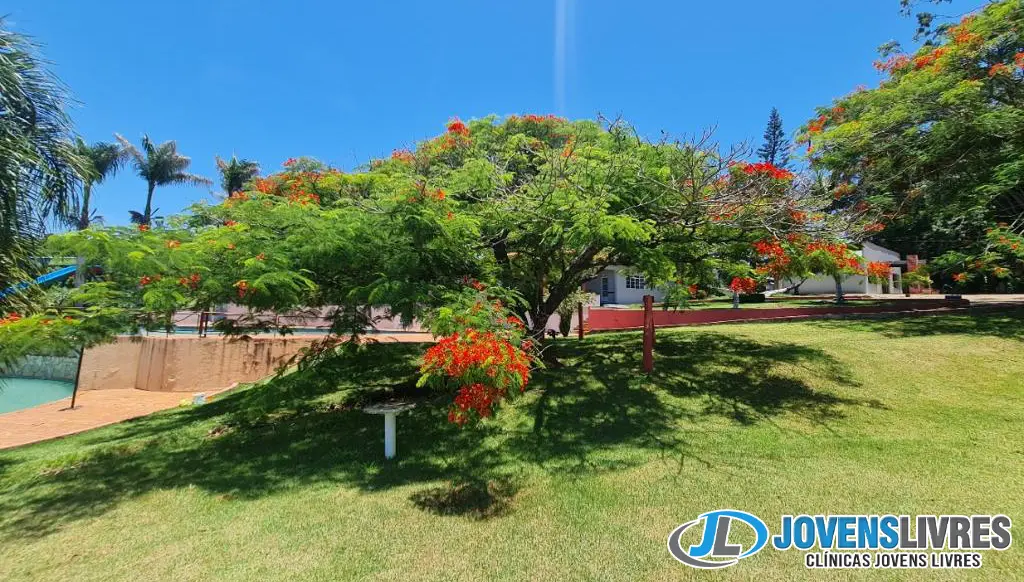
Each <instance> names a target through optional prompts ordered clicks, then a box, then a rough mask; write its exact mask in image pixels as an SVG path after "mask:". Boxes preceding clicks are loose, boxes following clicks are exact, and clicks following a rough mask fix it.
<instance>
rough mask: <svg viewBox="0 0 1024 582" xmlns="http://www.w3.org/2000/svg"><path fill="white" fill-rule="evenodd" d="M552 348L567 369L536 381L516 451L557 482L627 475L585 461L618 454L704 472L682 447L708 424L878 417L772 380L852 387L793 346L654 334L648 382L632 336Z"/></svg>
mask: <svg viewBox="0 0 1024 582" xmlns="http://www.w3.org/2000/svg"><path fill="white" fill-rule="evenodd" d="M560 347H562V348H563V351H565V352H566V358H565V361H566V362H568V363H569V364H570V365H568V366H566V367H564V368H559V369H556V370H548V371H547V372H546V373H545V374H544V378H545V382H544V389H543V393H542V395H541V397H540V398H538V399H537V401H536V403H535V404H534V410H533V411H532V418H533V430H532V431H531V432H529V433H523V434H521V435H520V442H519V443H517V445H516V447H515V448H516V450H518V451H520V452H521V455H522V457H523V458H524V459H526V460H528V461H530V462H532V463H535V464H537V465H539V466H542V467H546V468H548V469H549V470H555V471H559V472H586V471H593V470H603V469H616V468H622V467H623V466H627V465H628V464H629V463H630V461H629V460H628V458H627V459H619V460H618V461H616V460H614V459H610V460H602V461H598V460H597V458H598V456H597V455H595V454H594V453H595V451H598V450H601V449H611V448H617V447H623V446H628V447H632V448H635V449H649V450H658V451H659V452H661V453H662V454H671V455H673V456H676V457H678V458H679V459H680V460H681V461H682V460H686V459H690V460H695V461H697V462H700V463H702V464H704V465H709V464H710V461H708V460H707V459H705V458H703V457H702V456H701V455H700V454H699V452H698V451H697V450H696V447H693V446H691V444H690V442H689V438H690V437H692V435H693V430H694V429H695V427H698V426H699V425H700V423H701V422H704V421H706V420H708V417H723V418H726V419H728V420H731V421H734V422H736V423H738V424H741V425H752V424H756V423H758V422H762V421H765V422H770V421H771V420H772V419H773V418H774V417H776V416H779V415H782V414H789V415H797V416H800V417H803V418H804V419H806V420H807V421H809V422H811V423H813V424H817V425H825V424H827V423H828V422H829V421H832V420H834V419H838V418H841V417H842V416H843V411H842V409H843V407H846V406H869V407H873V408H885V405H884V404H883V403H881V402H879V401H877V400H868V399H853V398H845V397H840V396H837V395H835V394H832V393H828V392H821V391H818V390H815V389H814V388H812V387H811V386H810V385H808V384H807V383H805V382H803V381H801V380H798V379H796V378H793V377H791V376H788V375H785V374H783V373H782V372H780V371H777V370H776V368H778V367H779V366H780V365H781V366H798V367H799V368H801V369H802V372H803V373H804V375H810V376H812V377H814V378H815V379H821V380H826V381H829V382H832V383H835V384H838V385H842V386H847V387H856V386H858V384H857V382H856V381H855V380H854V379H853V378H852V377H851V375H850V373H849V371H848V370H847V369H846V368H845V367H844V366H843V365H842V364H841V363H840V362H838V361H837V360H835V359H834V358H832V357H831V356H829V355H828V354H826V353H824V352H822V351H821V350H818V349H815V348H810V347H806V346H800V345H796V344H784V343H772V344H764V343H759V342H757V341H754V340H749V339H744V338H737V337H734V336H729V335H724V334H718V333H685V334H684V333H669V334H663V335H661V336H659V337H658V338H657V347H656V349H655V354H656V355H655V370H654V373H653V374H651V375H650V376H646V375H644V374H642V373H641V372H640V368H641V352H640V342H639V336H638V335H637V334H609V335H599V336H592V337H590V338H588V339H587V340H586V341H585V342H584V343H582V344H576V345H572V344H568V343H563V345H562V346H560ZM617 464H618V465H617Z"/></svg>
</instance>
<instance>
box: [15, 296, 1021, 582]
mask: <svg viewBox="0 0 1024 582" xmlns="http://www.w3.org/2000/svg"><path fill="white" fill-rule="evenodd" d="M640 343H641V342H640V335H639V334H636V333H622V334H607V335H594V336H591V337H588V338H587V339H586V340H584V341H583V342H582V343H580V342H577V341H575V340H561V341H560V343H559V344H558V345H557V350H558V351H559V354H560V361H561V364H562V365H561V366H560V367H552V368H549V369H547V370H544V371H542V372H539V373H538V374H537V375H536V377H535V380H534V382H533V389H532V390H530V391H529V392H527V394H526V395H525V396H523V397H522V398H520V399H518V400H517V401H516V402H515V403H514V404H512V405H510V406H507V407H506V408H504V409H503V410H502V411H501V412H500V413H499V415H498V417H497V418H496V419H494V420H492V421H489V422H486V423H484V424H483V425H481V426H479V427H475V428H463V429H460V428H458V427H455V426H452V425H450V424H448V423H447V422H446V420H445V414H446V405H447V402H449V401H450V398H449V397H446V396H444V395H428V394H423V393H422V392H420V391H419V390H417V389H416V388H415V386H414V382H415V372H416V360H417V357H418V354H419V353H420V351H421V350H422V347H420V346H415V345H378V346H371V347H370V348H369V349H368V350H367V351H365V352H363V353H361V354H358V355H356V356H352V357H345V358H338V359H336V360H334V361H332V362H329V363H327V364H324V365H321V366H318V367H316V368H313V369H309V370H305V371H300V372H297V373H295V374H292V375H291V376H288V377H285V378H281V379H277V380H273V381H270V382H267V383H265V384H264V385H261V386H255V387H252V388H249V389H245V390H240V391H237V392H235V393H233V394H231V395H229V396H227V397H225V398H223V399H221V400H218V401H215V402H213V403H210V404H208V405H205V406H202V407H198V408H190V409H182V410H178V411H171V412H166V413H160V414H155V415H152V416H150V417H147V418H144V419H139V420H136V421H132V422H127V423H123V424H120V425H115V426H111V427H107V428H103V429H98V430H95V431H91V432H88V433H84V434H81V435H77V436H74V437H70V438H66V439H62V440H59V441H53V442H47V443H40V444H37V445H34V446H28V447H22V448H19V449H14V450H9V451H2V452H0V580H25V579H36V580H137V579H139V578H140V576H143V577H144V578H145V579H147V580H268V579H289V580H304V579H310V580H347V579H371V580H375V579H376V580H384V579H388V580H392V579H394V580H490V579H505V580H577V579H600V580H680V579H698V578H708V577H709V575H708V573H706V572H698V571H695V570H690V569H688V568H687V567H686V566H683V565H682V564H679V563H678V562H676V561H674V560H673V559H672V558H671V557H670V556H669V554H668V552H667V551H666V549H665V539H666V537H667V535H668V533H669V532H670V531H671V530H672V529H673V528H674V527H676V526H677V525H679V524H680V523H683V522H684V521H688V520H691V519H693V518H695V517H696V516H697V515H698V514H700V513H702V512H704V511H709V510H713V509H720V508H736V509H742V510H746V511H750V512H752V513H754V514H756V515H758V516H760V517H761V518H762V519H764V520H765V521H766V522H767V523H768V524H769V527H777V525H778V518H779V515H780V514H783V513H811V514H813V513H844V514H852V513H897V514H899V513H907V514H916V513H956V514H965V515H971V514H982V513H1005V514H1008V515H1010V516H1011V517H1013V518H1015V519H1021V516H1022V515H1024V501H1022V500H1021V494H1020V493H1021V486H1022V484H1024V436H1022V432H1021V427H1022V426H1024V382H1022V380H1021V378H1024V318H1022V316H1021V315H1020V313H1019V312H1018V313H1017V314H1015V315H1013V314H1011V315H984V316H977V317H971V316H935V317H919V318H909V319H897V320H885V321H881V320H878V321H874V320H872V321H839V320H836V321H806V322H799V323H779V324H757V325H752V324H746V325H721V326H715V327H714V328H683V329H673V330H664V331H659V333H658V339H657V357H656V371H655V373H654V374H653V375H652V376H651V377H649V378H648V377H646V376H644V375H642V374H640V373H639V371H638V370H639V365H640ZM393 397H404V398H413V399H416V401H417V404H418V406H417V407H416V408H415V409H414V410H413V411H411V412H410V413H406V414H405V415H403V416H401V417H400V418H399V421H398V429H399V441H398V452H399V457H398V459H396V460H395V461H392V462H383V460H382V427H381V419H380V417H378V416H370V415H367V414H364V413H363V412H361V411H360V410H359V407H360V405H362V404H364V403H366V402H369V401H372V400H376V399H381V398H393ZM1018 537H1019V536H1018ZM1022 571H1024V549H1022V548H1021V547H1020V544H1019V543H1016V544H1015V545H1014V547H1013V548H1011V549H1010V550H1008V551H1005V552H986V553H985V554H984V567H983V569H982V570H980V571H974V572H963V571H961V572H955V573H954V572H947V573H942V572H934V571H912V570H907V571H901V572H892V571H889V572H860V571H858V572H852V571H833V572H830V573H827V574H823V573H816V574H817V575H816V576H815V577H816V578H818V579H830V580H832V579H894V578H898V579H922V580H923V579H928V580H931V579H954V578H955V579H961V578H963V577H973V578H974V579H989V580H1007V579H1014V578H1020V577H1021V572H1022ZM713 577H715V578H717V579H725V580H750V579H758V580H794V579H802V578H806V577H809V572H808V571H807V570H805V569H804V566H803V561H802V555H801V554H800V553H799V552H795V551H790V552H776V551H772V550H764V551H762V552H760V553H759V554H757V555H756V556H753V557H751V558H749V559H746V560H743V561H741V562H740V563H739V564H738V565H736V566H733V567H730V568H728V569H726V570H723V571H720V572H717V573H715V574H714V576H713Z"/></svg>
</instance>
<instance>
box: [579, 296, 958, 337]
mask: <svg viewBox="0 0 1024 582" xmlns="http://www.w3.org/2000/svg"><path fill="white" fill-rule="evenodd" d="M969 305H970V302H969V301H966V300H950V301H947V300H942V299H938V300H932V299H922V300H899V301H896V302H894V303H893V304H891V305H864V306H856V305H847V306H838V305H837V306H834V307H778V308H745V309H744V308H740V309H693V310H680V311H664V310H662V309H655V310H654V325H655V326H658V327H662V326H673V325H699V324H706V323H722V322H729V321H759V320H772V319H788V318H793V317H814V316H822V315H838V314H850V313H901V312H911V311H931V310H935V309H946V308H950V307H967V306H969ZM588 323H589V324H590V329H591V331H611V330H622V329H640V328H642V327H643V325H644V311H643V309H607V308H600V307H591V308H590V318H589V321H588Z"/></svg>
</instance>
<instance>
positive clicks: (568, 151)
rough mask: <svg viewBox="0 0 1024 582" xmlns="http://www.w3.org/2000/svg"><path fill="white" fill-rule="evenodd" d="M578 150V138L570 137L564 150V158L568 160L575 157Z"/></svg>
mask: <svg viewBox="0 0 1024 582" xmlns="http://www.w3.org/2000/svg"><path fill="white" fill-rule="evenodd" d="M575 149H576V136H574V135H570V136H569V139H567V140H565V147H563V148H562V157H563V158H568V157H571V156H572V155H573V152H574V151H575Z"/></svg>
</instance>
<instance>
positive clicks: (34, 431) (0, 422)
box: [0, 388, 210, 449]
mask: <svg viewBox="0 0 1024 582" xmlns="http://www.w3.org/2000/svg"><path fill="white" fill-rule="evenodd" d="M207 394H210V392H207ZM191 397H192V394H191V393H187V392H147V391H145V390H135V389H133V388H127V389H110V390H84V391H82V392H79V394H78V400H77V401H76V402H75V408H74V410H72V409H70V408H68V407H69V406H70V405H71V399H70V398H65V399H63V400H57V401H56V402H50V403H49V404H43V405H41V406H36V407H35V408H26V409H25V410H16V411H14V412H8V413H7V414H0V449H6V448H10V447H17V446H19V445H24V444H28V443H34V442H36V441H44V440H47V439H52V438H57V437H62V436H66V435H69V434H74V433H76V432H82V431H85V430H89V429H92V428H97V427H100V426H105V425H108V424H114V423H115V422H121V421H124V420H128V419H130V418H136V417H139V416H145V415H147V414H150V413H153V412H156V411H158V410H164V409H167V408H174V407H175V406H177V405H178V403H179V402H181V400H182V399H183V398H191Z"/></svg>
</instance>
